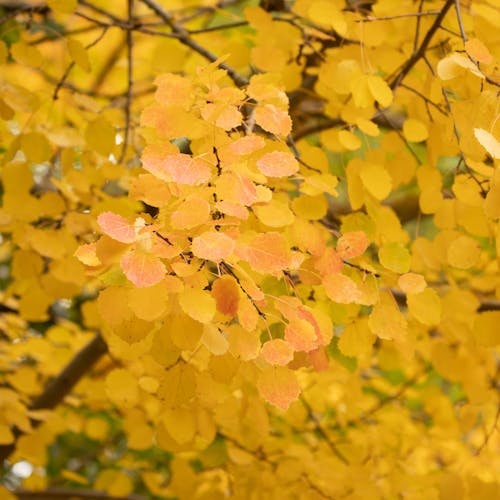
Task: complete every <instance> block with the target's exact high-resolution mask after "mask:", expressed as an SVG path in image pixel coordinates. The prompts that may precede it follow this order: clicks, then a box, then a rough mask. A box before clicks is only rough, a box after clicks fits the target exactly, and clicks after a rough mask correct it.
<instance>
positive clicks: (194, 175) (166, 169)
mask: <svg viewBox="0 0 500 500" xmlns="http://www.w3.org/2000/svg"><path fill="white" fill-rule="evenodd" d="M142 162H143V167H144V168H145V169H146V170H147V171H148V172H151V173H152V174H153V175H155V176H156V177H158V178H159V179H162V180H164V181H166V182H177V183H179V184H187V185H189V186H197V185H200V184H205V183H206V182H208V180H209V179H210V176H211V171H210V165H209V164H208V163H207V162H205V161H203V160H202V159H200V158H193V157H191V155H187V154H184V153H177V154H167V155H165V156H161V152H158V149H156V148H155V149H150V150H146V151H145V152H144V154H143V156H142Z"/></svg>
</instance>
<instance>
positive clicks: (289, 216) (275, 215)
mask: <svg viewBox="0 0 500 500" xmlns="http://www.w3.org/2000/svg"><path fill="white" fill-rule="evenodd" d="M253 211H254V213H255V215H256V216H257V219H259V220H260V221H261V222H262V223H263V224H265V225H266V226H269V227H285V226H289V225H290V224H293V222H294V220H295V216H294V215H293V212H292V211H291V210H290V208H289V207H288V203H286V202H282V201H281V200H277V199H276V198H273V199H272V200H271V201H270V202H269V203H266V204H265V205H254V207H253Z"/></svg>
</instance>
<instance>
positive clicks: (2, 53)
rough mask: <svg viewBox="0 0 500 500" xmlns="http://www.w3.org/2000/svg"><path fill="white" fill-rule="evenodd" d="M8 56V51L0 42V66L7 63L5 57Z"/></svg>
mask: <svg viewBox="0 0 500 500" xmlns="http://www.w3.org/2000/svg"><path fill="white" fill-rule="evenodd" d="M8 55H9V51H8V49H7V45H5V42H4V41H3V40H0V64H4V63H5V61H7V56H8Z"/></svg>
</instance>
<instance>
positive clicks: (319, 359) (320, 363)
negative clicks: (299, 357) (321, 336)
mask: <svg viewBox="0 0 500 500" xmlns="http://www.w3.org/2000/svg"><path fill="white" fill-rule="evenodd" d="M308 354H309V360H310V361H311V364H312V365H313V368H314V369H315V370H316V371H317V372H324V371H326V370H328V368H329V363H328V356H327V354H326V349H325V348H324V347H318V348H317V349H315V350H314V351H310V352H309V353H308Z"/></svg>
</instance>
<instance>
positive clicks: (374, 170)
mask: <svg viewBox="0 0 500 500" xmlns="http://www.w3.org/2000/svg"><path fill="white" fill-rule="evenodd" d="M359 177H360V178H361V181H362V182H363V185H364V187H365V189H366V190H367V191H368V192H369V193H370V194H372V195H373V196H374V197H375V198H376V199H377V200H383V199H384V198H387V196H388V195H389V193H390V192H391V189H392V179H391V176H390V175H389V173H388V172H387V170H386V169H385V167H383V166H382V165H377V164H374V163H363V166H362V167H361V171H360V173H359Z"/></svg>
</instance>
